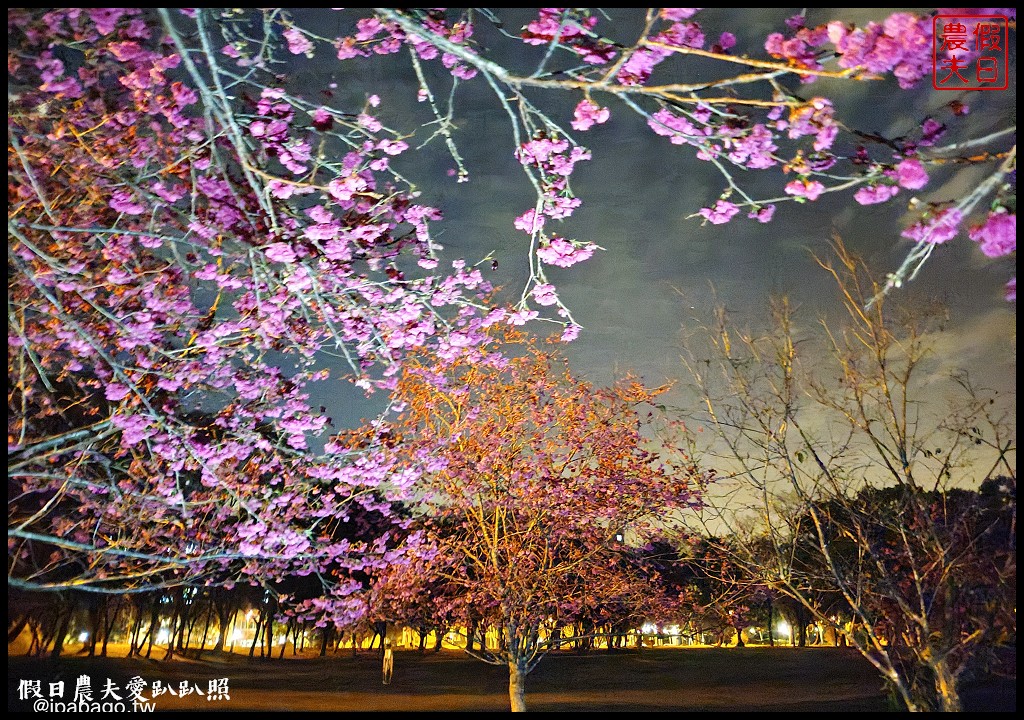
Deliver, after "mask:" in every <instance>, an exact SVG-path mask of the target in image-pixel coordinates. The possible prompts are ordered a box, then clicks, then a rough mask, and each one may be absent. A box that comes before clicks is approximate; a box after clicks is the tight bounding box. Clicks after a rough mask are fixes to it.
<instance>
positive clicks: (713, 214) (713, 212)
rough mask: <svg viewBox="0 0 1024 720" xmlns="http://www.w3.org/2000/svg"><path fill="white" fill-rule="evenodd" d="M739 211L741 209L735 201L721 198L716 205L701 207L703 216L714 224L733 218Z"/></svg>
mask: <svg viewBox="0 0 1024 720" xmlns="http://www.w3.org/2000/svg"><path fill="white" fill-rule="evenodd" d="M739 211H740V209H739V208H738V207H737V206H736V205H734V204H733V203H731V202H729V201H727V200H719V201H718V202H716V203H715V205H714V207H711V208H701V210H700V214H701V217H703V218H704V219H705V220H707V221H708V222H710V223H711V224H712V225H721V224H723V223H727V222H729V221H730V220H732V218H733V216H734V215H736V213H738V212H739Z"/></svg>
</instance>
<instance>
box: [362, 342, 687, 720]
mask: <svg viewBox="0 0 1024 720" xmlns="http://www.w3.org/2000/svg"><path fill="white" fill-rule="evenodd" d="M498 337H499V338H502V339H503V340H504V341H505V342H506V343H513V342H521V341H523V340H524V338H523V336H522V335H520V334H518V333H507V332H500V333H499V334H498ZM506 354H507V355H510V357H507V358H505V359H500V360H498V359H491V360H489V361H478V362H468V361H464V360H459V359H456V360H446V359H444V358H441V357H436V356H435V357H433V358H431V359H430V361H429V362H427V361H424V362H423V363H422V364H415V365H413V364H409V365H407V366H406V369H405V371H404V372H403V374H402V377H401V379H400V380H399V383H398V387H397V388H396V391H395V394H394V401H395V403H396V405H395V409H396V411H397V413H398V414H397V416H396V418H395V420H394V421H393V422H392V423H389V424H388V425H387V426H386V427H385V426H381V425H379V424H375V425H372V426H370V427H367V428H366V429H365V430H364V431H363V432H364V433H365V434H370V435H379V434H380V433H382V432H383V433H386V434H387V436H388V437H390V438H393V439H394V442H393V443H385V445H384V447H388V446H389V445H390V447H388V455H389V461H392V462H394V463H395V464H396V468H401V469H405V470H407V471H408V472H410V473H412V474H414V475H420V474H421V479H420V481H419V484H418V485H417V486H416V489H415V494H416V499H417V505H418V509H417V512H418V514H419V516H420V521H419V526H420V527H421V528H422V533H423V540H422V542H421V543H420V544H419V545H418V549H417V550H416V557H417V558H418V560H417V563H418V569H417V570H416V572H412V573H406V576H408V580H409V582H408V584H407V585H406V587H405V588H402V589H403V590H404V591H405V593H406V596H412V597H415V596H416V595H417V594H418V593H419V592H422V591H423V589H424V587H427V586H428V585H429V583H431V582H432V581H433V578H441V579H442V580H443V581H444V585H445V586H446V587H447V588H449V590H447V591H446V593H448V594H449V595H450V594H453V595H454V597H455V600H456V601H457V602H458V603H460V604H461V608H460V609H461V612H459V613H457V614H458V615H461V616H462V617H466V614H465V610H466V609H467V608H468V607H472V608H473V609H474V610H475V611H476V612H477V613H478V614H479V615H480V616H482V617H483V618H484V624H492V625H493V626H495V627H497V628H498V629H499V630H500V632H501V634H502V642H501V644H500V647H498V648H496V649H494V648H487V647H482V648H480V649H479V650H474V651H473V652H472V654H473V655H475V656H476V657H479V658H480V659H482V660H484V661H486V662H490V663H493V664H501V665H505V666H507V667H508V669H509V694H510V699H511V705H512V709H513V710H515V711H519V710H524V709H525V699H524V697H525V677H526V675H527V674H528V673H529V672H530V671H531V670H532V669H533V668H534V667H535V666H536V664H537V663H538V662H539V661H540V660H541V658H542V657H543V656H544V654H545V653H546V652H547V651H548V650H549V649H550V647H551V644H550V642H549V641H548V636H549V635H550V633H551V632H552V631H553V630H554V629H555V628H556V627H559V626H565V625H567V624H569V623H571V622H573V621H574V620H575V619H576V618H577V617H580V616H581V615H582V614H584V613H586V612H587V611H588V609H589V608H592V607H595V606H599V605H600V604H601V603H608V602H612V601H619V600H620V599H622V598H624V597H629V598H631V599H632V602H633V604H634V606H639V605H641V604H642V602H641V600H642V599H643V598H644V597H648V596H650V594H651V592H650V589H649V587H650V586H649V585H648V583H647V581H646V579H645V578H644V577H642V576H641V575H640V574H639V573H638V572H636V568H635V566H633V565H631V564H629V563H623V562H620V560H621V558H622V555H623V553H626V552H628V549H627V548H628V546H627V545H625V544H624V543H622V542H619V541H617V540H616V539H615V536H616V533H620V532H625V533H627V534H628V535H629V539H630V542H637V541H639V540H641V539H642V538H643V537H644V536H645V535H646V534H647V533H648V532H649V531H650V530H652V529H653V526H654V523H655V521H664V520H665V519H666V517H667V516H666V513H669V512H671V511H673V510H676V509H680V510H688V509H689V508H691V507H693V506H696V505H697V504H699V497H700V489H701V484H702V478H701V476H700V475H699V474H698V473H697V471H696V469H695V468H694V467H693V465H692V464H691V463H690V462H689V461H688V460H687V459H686V458H685V457H681V456H678V455H677V454H675V453H672V452H669V451H667V450H665V448H664V447H663V446H662V445H661V444H660V443H659V438H658V437H657V436H655V435H653V434H652V431H653V430H656V429H657V428H656V426H655V425H654V424H652V421H653V420H654V418H653V417H650V418H647V419H645V417H644V414H643V412H644V408H645V407H646V406H648V405H649V403H651V402H652V401H653V400H654V399H655V397H656V396H657V394H658V392H659V391H658V390H650V389H648V388H646V387H644V386H643V385H642V384H640V383H639V382H638V381H636V380H634V379H631V378H627V379H625V380H623V381H622V382H620V383H618V384H617V385H615V386H613V387H611V388H595V387H593V386H591V385H590V384H589V383H586V382H584V381H581V380H578V379H576V378H574V377H572V375H571V374H570V373H569V371H568V368H567V367H566V364H565V361H564V360H563V359H561V358H559V357H558V355H557V354H556V353H555V352H554V351H552V350H545V349H542V348H540V347H538V346H537V344H536V343H533V342H526V343H525V344H522V345H519V346H518V349H517V350H516V351H515V352H513V351H512V350H511V349H506ZM344 442H346V443H351V441H350V440H344ZM437 600H438V602H441V601H443V600H444V597H440V598H437ZM592 619H593V618H592Z"/></svg>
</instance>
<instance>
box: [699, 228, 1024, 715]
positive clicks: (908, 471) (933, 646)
mask: <svg viewBox="0 0 1024 720" xmlns="http://www.w3.org/2000/svg"><path fill="white" fill-rule="evenodd" d="M835 253H836V257H835V260H828V261H826V260H822V261H821V265H822V267H823V268H824V269H825V271H827V272H829V273H830V274H831V275H832V276H833V277H834V278H835V280H836V283H837V287H838V289H839V292H840V296H841V298H842V300H843V302H844V305H845V307H846V310H847V311H848V316H847V318H846V322H845V323H843V324H842V325H841V326H834V325H832V324H829V323H827V322H825V321H824V320H822V321H821V323H820V325H819V327H820V330H819V331H818V333H817V334H815V333H812V332H811V331H810V330H803V329H802V328H801V327H800V325H798V320H797V318H796V316H795V314H794V313H793V312H792V309H791V308H790V307H788V305H786V304H785V302H782V303H779V304H778V305H777V306H776V308H775V317H774V319H775V326H774V328H773V330H772V331H771V332H769V333H768V334H766V335H763V336H761V335H755V334H753V333H749V332H746V331H742V330H739V329H737V327H736V326H735V325H733V324H732V323H731V322H730V321H729V320H728V318H727V316H725V315H724V314H722V315H720V317H719V324H718V325H716V326H715V329H714V331H713V333H712V338H711V340H712V345H713V348H712V352H711V356H710V357H708V356H704V355H701V354H698V353H699V351H696V350H695V349H694V351H693V352H691V353H690V355H689V359H688V368H689V370H690V372H691V373H692V376H693V378H694V379H695V381H696V383H697V387H698V388H699V391H700V393H701V395H702V397H703V399H704V403H705V406H704V407H705V410H706V413H705V415H704V416H703V419H704V421H705V422H706V423H707V425H708V427H709V428H710V429H711V430H712V431H713V433H712V436H713V440H711V441H709V442H708V444H707V452H709V453H714V454H716V456H717V457H718V458H719V460H718V461H717V462H719V463H720V470H721V473H722V475H725V474H726V470H728V472H729V474H730V475H731V477H732V478H733V484H732V485H731V488H732V491H733V493H734V494H732V495H731V497H729V498H728V500H723V499H722V498H718V499H716V500H715V501H714V502H712V503H710V507H712V508H713V509H712V512H711V515H710V516H709V517H710V518H712V519H713V520H714V521H715V523H716V524H719V523H720V524H721V527H724V528H727V530H728V532H729V534H730V538H729V539H730V544H729V545H728V547H731V548H732V549H733V550H734V551H735V552H734V557H736V558H737V559H738V561H739V562H741V563H743V564H745V565H746V568H747V570H748V571H749V572H752V573H753V572H756V573H759V574H760V575H761V577H762V578H763V581H764V582H765V583H766V584H767V585H769V586H770V587H772V588H774V589H777V590H778V591H780V592H782V593H784V594H786V595H787V596H789V597H790V598H792V599H793V600H795V601H797V602H798V603H800V605H801V606H803V608H805V609H806V610H807V611H808V612H810V613H811V614H813V615H814V616H815V617H816V618H817V619H818V620H821V621H822V622H827V621H828V617H829V614H830V613H829V611H828V610H826V609H825V606H824V605H823V604H821V602H820V600H819V596H820V593H821V592H822V591H823V590H825V589H827V588H832V589H834V591H836V592H838V593H839V594H841V596H842V599H843V601H844V602H845V604H846V606H847V608H848V610H849V611H850V612H852V615H853V628H852V629H851V630H849V631H848V632H847V634H846V636H847V637H848V638H849V640H850V642H851V643H852V644H853V645H855V646H856V647H857V649H858V650H860V651H861V653H862V654H863V655H864V657H865V658H866V659H868V660H869V661H870V662H871V663H872V664H873V665H874V666H875V667H876V668H878V670H879V671H880V672H881V673H882V675H883V677H885V678H886V680H887V681H888V682H889V683H891V685H892V687H893V689H894V692H896V693H897V694H898V695H899V697H900V698H901V699H902V700H903V702H904V703H905V704H906V706H907V707H908V708H909V709H911V710H920V709H940V708H941V709H943V710H958V709H959V708H960V700H959V693H958V690H957V680H958V677H959V676H960V674H961V673H962V672H963V671H965V670H966V669H967V668H968V667H969V665H970V662H971V658H972V656H973V655H975V654H976V653H977V652H978V648H979V646H981V645H985V644H991V643H996V642H1000V640H999V636H1000V634H1001V631H1000V630H999V628H1000V627H1001V625H1002V624H1001V623H999V622H996V621H994V620H993V619H992V618H991V617H990V616H987V615H986V614H985V613H984V612H980V609H981V607H982V606H983V605H984V602H981V603H980V604H979V599H980V598H983V597H987V598H992V597H994V596H1000V597H1001V599H1000V600H999V601H996V602H995V604H997V605H999V604H1005V603H1007V602H1009V603H1011V606H1012V595H1013V593H1014V591H1013V589H1012V588H1013V587H1014V584H1015V578H1016V565H1015V559H1014V558H1015V555H1014V551H1013V549H1012V546H1011V547H1007V546H1005V545H1004V546H1003V547H1004V548H1006V549H1005V550H1004V551H1003V552H1002V553H1000V558H1001V559H1000V560H997V561H995V562H993V561H992V559H991V558H990V557H989V550H987V549H986V545H987V543H988V540H986V538H989V537H995V538H1000V539H999V542H1000V543H1003V542H1005V538H1004V536H1002V534H1001V533H1000V532H999V531H997V529H996V528H997V527H998V526H999V525H1000V524H1002V525H1004V526H1005V521H996V520H995V519H994V518H993V517H992V516H991V515H988V516H986V515H984V514H982V513H980V512H979V511H978V509H977V507H978V506H977V503H976V502H975V501H974V500H972V501H970V502H966V501H965V498H966V497H973V496H970V495H969V494H967V495H965V494H964V492H963V491H962V490H959V489H958V487H962V486H968V487H970V486H973V487H977V486H978V484H979V483H980V482H982V481H984V480H987V479H989V478H991V477H994V476H995V475H998V474H1005V475H1007V476H1008V477H1010V478H1013V477H1014V475H1015V458H1016V441H1015V437H1014V434H1013V432H1012V430H1010V429H1009V425H1008V421H1009V420H1010V418H1011V417H1012V416H1011V415H1010V413H1011V412H1012V403H1008V401H1007V400H1006V399H1005V398H1002V397H997V396H995V395H993V394H991V393H988V392H985V391H982V390H980V389H977V388H974V387H973V386H972V385H971V384H970V383H969V381H968V380H967V378H966V375H956V376H955V378H954V379H955V380H956V382H946V383H944V384H940V379H941V378H936V377H934V376H930V375H929V371H930V370H931V368H930V367H929V365H928V360H929V353H928V347H929V346H928V336H927V335H926V334H925V333H924V330H923V327H922V325H923V322H924V321H923V318H922V317H921V316H916V317H915V316H911V317H906V318H900V319H898V320H894V319H893V318H892V315H893V314H895V313H890V310H889V308H888V307H886V304H885V303H884V302H881V301H877V302H875V303H874V304H873V305H871V306H870V309H865V307H867V306H868V305H869V303H868V302H867V301H868V300H869V299H871V298H873V297H877V296H878V292H879V286H878V284H877V283H875V282H873V281H872V279H871V277H870V275H869V274H868V273H867V271H866V269H865V267H864V266H863V264H862V263H860V261H858V260H857V259H856V258H855V257H854V256H852V255H851V254H850V253H849V252H847V251H846V249H845V248H844V247H843V246H842V244H841V243H837V244H836V246H835ZM815 340H821V341H823V342H822V343H820V344H816V343H815ZM947 380H949V378H947ZM936 386H939V387H942V389H943V391H944V392H948V395H946V396H945V397H944V398H943V397H941V396H939V395H938V393H937V391H936V389H935V388H936ZM957 391H959V392H957ZM1011 483H1012V480H1011ZM723 487H730V485H728V484H724V483H723ZM1014 508H1015V506H1014ZM1011 513H1015V509H1014V510H1012V511H1011ZM1007 553H1009V555H1010V556H1011V557H1009V558H1008V557H1007Z"/></svg>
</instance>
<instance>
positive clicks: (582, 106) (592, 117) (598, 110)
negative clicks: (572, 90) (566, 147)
mask: <svg viewBox="0 0 1024 720" xmlns="http://www.w3.org/2000/svg"><path fill="white" fill-rule="evenodd" d="M573 115H574V117H575V118H576V119H575V120H573V121H572V127H573V128H574V129H576V130H589V129H590V128H592V127H593V126H594V125H600V124H601V123H604V122H607V121H608V118H609V117H611V113H610V112H609V111H608V108H606V107H601V106H600V105H597V104H595V103H592V102H591V101H590V100H586V99H584V100H580V102H579V104H578V105H577V106H576V110H575V111H574V112H573Z"/></svg>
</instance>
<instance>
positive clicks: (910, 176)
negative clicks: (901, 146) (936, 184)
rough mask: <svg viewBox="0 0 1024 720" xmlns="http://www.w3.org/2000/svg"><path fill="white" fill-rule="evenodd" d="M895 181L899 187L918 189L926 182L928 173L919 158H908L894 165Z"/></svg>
mask: <svg viewBox="0 0 1024 720" xmlns="http://www.w3.org/2000/svg"><path fill="white" fill-rule="evenodd" d="M896 182H898V183H899V184H900V187H905V188H908V189H910V190H919V189H921V188H923V187H924V186H925V185H927V184H928V173H927V172H925V169H924V165H922V164H921V162H920V161H919V160H915V159H914V158H910V159H908V160H904V161H903V162H901V163H900V164H899V165H897V166H896Z"/></svg>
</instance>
